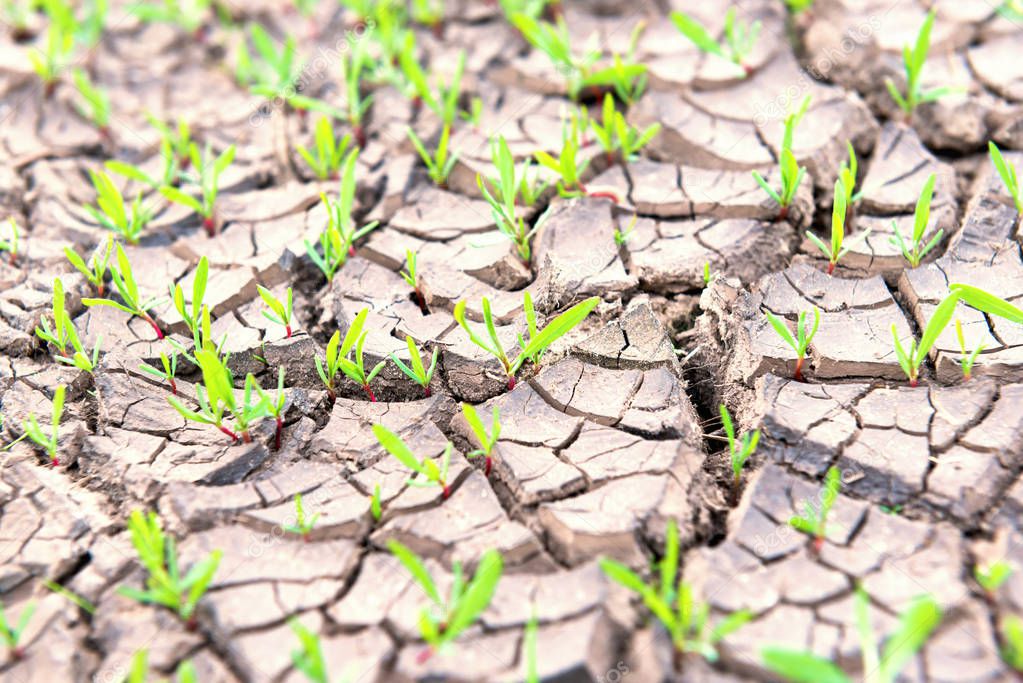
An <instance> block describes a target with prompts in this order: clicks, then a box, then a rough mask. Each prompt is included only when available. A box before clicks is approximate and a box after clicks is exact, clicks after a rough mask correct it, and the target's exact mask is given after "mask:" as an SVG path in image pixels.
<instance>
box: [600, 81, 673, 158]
mask: <svg viewBox="0 0 1023 683" xmlns="http://www.w3.org/2000/svg"><path fill="white" fill-rule="evenodd" d="M602 113H603V121H602V123H599V124H598V123H597V121H596V120H595V119H594V120H592V121H590V127H591V128H592V129H593V134H594V136H595V137H596V138H597V142H598V143H599V144H600V146H601V148H602V149H603V150H604V155H605V156H606V158H607V163H608V164H609V165H610V164H613V163H614V159H615V153H616V152H617V153H619V154H620V155H621V159H622V162H623V163H628V162H630V161H635V160H636V159H638V158H639V150H641V149H642V148H643V147H645V146H646V144H647V143H648V142H650V141H651V140H653V139H654V137H655V136H656V135H657V134H658V133H659V132H660V131H661V124H659V123H655V124H653V125H651V126H650V127H649V128H647V129H646V130H644V131H643V132H640V131H639V129H637V128H635V127H633V126H631V125H629V122H628V121H626V120H625V116H624V115H623V114H622V113H621V112H620V111H618V110H617V109H615V104H614V98H613V97H612V96H611V93H607V94H606V95H604V107H603V111H602Z"/></svg>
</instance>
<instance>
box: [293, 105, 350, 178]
mask: <svg viewBox="0 0 1023 683" xmlns="http://www.w3.org/2000/svg"><path fill="white" fill-rule="evenodd" d="M351 144H352V136H351V135H345V136H344V137H340V138H339V137H337V136H336V135H335V134H334V124H333V119H331V118H330V117H329V116H321V117H320V118H318V119H317V120H316V126H315V127H314V128H313V148H312V150H310V149H308V148H307V147H305V146H303V145H299V146H298V147H297V148H296V150H295V151H297V152H298V155H299V156H300V157H302V158H303V159H304V160H305V162H306V163H307V164H309V168H311V169H312V171H313V173H314V174H315V175H316V177H317V178H319V179H320V180H327V179H328V178H335V179H336V178H337V177H338V176H339V174H340V172H341V164H342V162H343V161H344V158H345V156H346V155H347V153H348V148H349V147H350V146H351Z"/></svg>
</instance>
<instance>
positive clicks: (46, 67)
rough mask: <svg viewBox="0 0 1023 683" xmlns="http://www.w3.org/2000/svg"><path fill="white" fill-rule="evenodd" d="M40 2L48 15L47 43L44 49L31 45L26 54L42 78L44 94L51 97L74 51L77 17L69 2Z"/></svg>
mask: <svg viewBox="0 0 1023 683" xmlns="http://www.w3.org/2000/svg"><path fill="white" fill-rule="evenodd" d="M40 4H41V6H42V8H43V9H44V11H45V12H46V14H47V15H48V17H49V25H48V26H47V29H46V46H45V48H44V49H43V50H40V49H36V48H33V49H32V50H30V51H29V53H28V58H29V61H31V62H32V68H33V69H34V70H35V72H36V75H37V76H39V80H41V81H42V82H43V86H44V88H45V90H44V92H45V94H46V97H51V96H52V95H53V93H54V91H55V90H56V87H57V82H58V81H59V80H60V75H61V73H62V72H63V71H64V69H65V68H66V66H67V65H68V63H69V62H70V61H71V56H72V54H73V53H74V49H75V31H76V29H77V21H76V20H75V17H74V14H73V12H72V9H71V6H70V5H69V4H66V3H63V2H60V1H58V0H44V1H43V2H41V3H40Z"/></svg>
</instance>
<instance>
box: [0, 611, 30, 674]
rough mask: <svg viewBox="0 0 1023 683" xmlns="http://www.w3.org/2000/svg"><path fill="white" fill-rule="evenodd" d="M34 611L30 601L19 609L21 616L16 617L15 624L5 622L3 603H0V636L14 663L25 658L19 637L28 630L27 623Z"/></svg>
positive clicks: (5, 614)
mask: <svg viewBox="0 0 1023 683" xmlns="http://www.w3.org/2000/svg"><path fill="white" fill-rule="evenodd" d="M35 611H36V604H35V602H31V601H30V602H28V603H27V604H26V605H25V606H24V607H22V608H21V614H20V615H18V620H17V621H16V622H14V621H7V612H6V611H5V610H4V604H3V602H0V636H2V637H3V640H4V645H6V646H7V653H8V655H9V657H10V658H11V659H12V660H14V661H18V660H20V659H23V658H24V657H25V648H24V646H22V645H21V642H20V641H21V636H22V634H23V633H24V632H25V629H26V628H28V622H29V621H31V620H32V615H33V614H35Z"/></svg>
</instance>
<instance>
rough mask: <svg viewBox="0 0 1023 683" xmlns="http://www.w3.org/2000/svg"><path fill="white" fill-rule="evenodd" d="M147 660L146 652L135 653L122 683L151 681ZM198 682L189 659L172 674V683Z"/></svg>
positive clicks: (145, 682) (146, 682)
mask: <svg viewBox="0 0 1023 683" xmlns="http://www.w3.org/2000/svg"><path fill="white" fill-rule="evenodd" d="M148 659H149V653H148V652H147V651H146V650H139V651H138V652H136V653H135V656H134V657H132V658H131V667H130V668H129V669H128V675H127V677H125V679H124V681H123V683H149V682H150V681H152V679H151V678H150V677H149V661H148ZM198 680H199V679H198V675H197V674H196V672H195V664H193V663H192V660H191V659H186V660H185V661H183V662H181V663H180V664H178V668H177V670H176V671H175V672H174V683H198Z"/></svg>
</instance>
